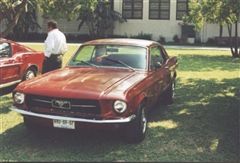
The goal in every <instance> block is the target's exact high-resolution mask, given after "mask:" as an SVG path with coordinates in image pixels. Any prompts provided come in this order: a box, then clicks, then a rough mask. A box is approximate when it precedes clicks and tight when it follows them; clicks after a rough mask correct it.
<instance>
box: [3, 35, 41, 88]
mask: <svg viewBox="0 0 240 163" xmlns="http://www.w3.org/2000/svg"><path fill="white" fill-rule="evenodd" d="M43 61H44V54H43V52H37V51H35V50H33V49H31V48H29V47H26V46H24V45H22V44H19V43H17V42H14V41H11V40H7V39H3V38H0V89H2V88H5V87H9V86H12V85H15V84H17V83H19V82H21V81H23V80H28V79H31V78H33V77H35V76H36V75H37V74H38V73H41V72H42V65H43Z"/></svg>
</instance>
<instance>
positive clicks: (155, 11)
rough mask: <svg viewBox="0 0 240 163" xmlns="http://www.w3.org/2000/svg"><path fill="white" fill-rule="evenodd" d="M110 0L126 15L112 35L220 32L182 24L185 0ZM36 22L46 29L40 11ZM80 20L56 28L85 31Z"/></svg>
mask: <svg viewBox="0 0 240 163" xmlns="http://www.w3.org/2000/svg"><path fill="white" fill-rule="evenodd" d="M110 2H111V5H112V8H113V9H114V10H115V11H117V12H119V13H121V14H122V15H124V16H125V17H126V18H127V22H124V23H119V22H116V23H115V28H114V29H113V31H112V32H113V33H112V34H113V35H118V36H128V37H130V36H136V35H139V34H150V35H152V39H153V40H156V41H158V40H160V37H162V38H164V39H165V41H166V42H172V41H173V40H174V37H178V38H181V39H183V38H184V39H185V40H186V41H188V42H189V43H193V42H194V40H198V41H200V42H206V41H207V40H208V39H209V38H214V37H218V36H219V30H220V29H219V28H220V27H219V25H218V24H205V25H204V27H203V29H202V30H201V31H199V32H195V31H194V30H193V26H185V25H183V21H182V16H183V15H184V14H186V13H187V10H188V5H187V2H188V0H110ZM38 23H39V25H40V26H41V27H42V28H41V29H39V30H38V31H37V32H39V33H46V32H47V26H46V25H47V20H45V19H43V18H42V17H41V14H40V13H39V14H38ZM79 23H80V22H79V21H67V20H64V19H61V20H58V26H59V28H60V29H61V30H62V31H63V32H64V33H66V34H76V35H77V34H88V28H87V26H83V27H82V28H81V29H80V30H78V25H79ZM233 28H234V27H233ZM239 28H240V23H239ZM233 31H234V29H233ZM239 31H240V29H239ZM0 32H1V31H0ZM222 36H223V37H224V36H226V37H227V36H228V33H227V28H226V27H224V28H223V32H222Z"/></svg>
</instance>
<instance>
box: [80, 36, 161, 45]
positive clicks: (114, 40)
mask: <svg viewBox="0 0 240 163" xmlns="http://www.w3.org/2000/svg"><path fill="white" fill-rule="evenodd" d="M89 44H93V45H105V44H111V45H132V46H141V47H148V46H150V45H153V44H158V45H160V44H159V43H158V42H156V41H151V40H143V39H131V38H106V39H97V40H92V41H88V42H85V43H84V44H83V45H89Z"/></svg>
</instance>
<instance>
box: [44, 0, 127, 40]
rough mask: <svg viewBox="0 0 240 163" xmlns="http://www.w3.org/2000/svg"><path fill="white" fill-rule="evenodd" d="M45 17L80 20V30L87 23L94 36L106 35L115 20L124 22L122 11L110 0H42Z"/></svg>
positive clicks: (90, 32) (91, 34)
mask: <svg viewBox="0 0 240 163" xmlns="http://www.w3.org/2000/svg"><path fill="white" fill-rule="evenodd" d="M40 3H41V4H40V6H41V7H40V8H41V9H42V12H43V16H44V17H45V18H54V19H59V18H65V19H68V20H75V19H76V20H79V21H80V23H79V30H80V29H81V27H82V26H83V24H86V25H87V27H88V30H89V34H90V36H92V37H99V36H100V37H102V36H105V35H106V34H107V33H108V31H109V30H112V29H113V28H114V22H115V21H119V22H124V21H126V19H124V18H123V17H122V16H121V14H120V13H118V12H116V11H114V10H113V9H112V8H111V6H110V0H71V1H69V0H51V1H49V0H42V1H41V2H40Z"/></svg>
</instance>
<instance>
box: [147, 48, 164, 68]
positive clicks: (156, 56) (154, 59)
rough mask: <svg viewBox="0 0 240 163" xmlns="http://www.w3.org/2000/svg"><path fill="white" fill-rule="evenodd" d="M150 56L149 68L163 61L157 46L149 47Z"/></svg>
mask: <svg viewBox="0 0 240 163" xmlns="http://www.w3.org/2000/svg"><path fill="white" fill-rule="evenodd" d="M150 56H151V63H150V64H151V68H154V67H156V66H160V65H162V64H163V63H164V61H165V60H164V58H163V56H162V51H161V48H160V47H158V46H155V47H151V48H150Z"/></svg>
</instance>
